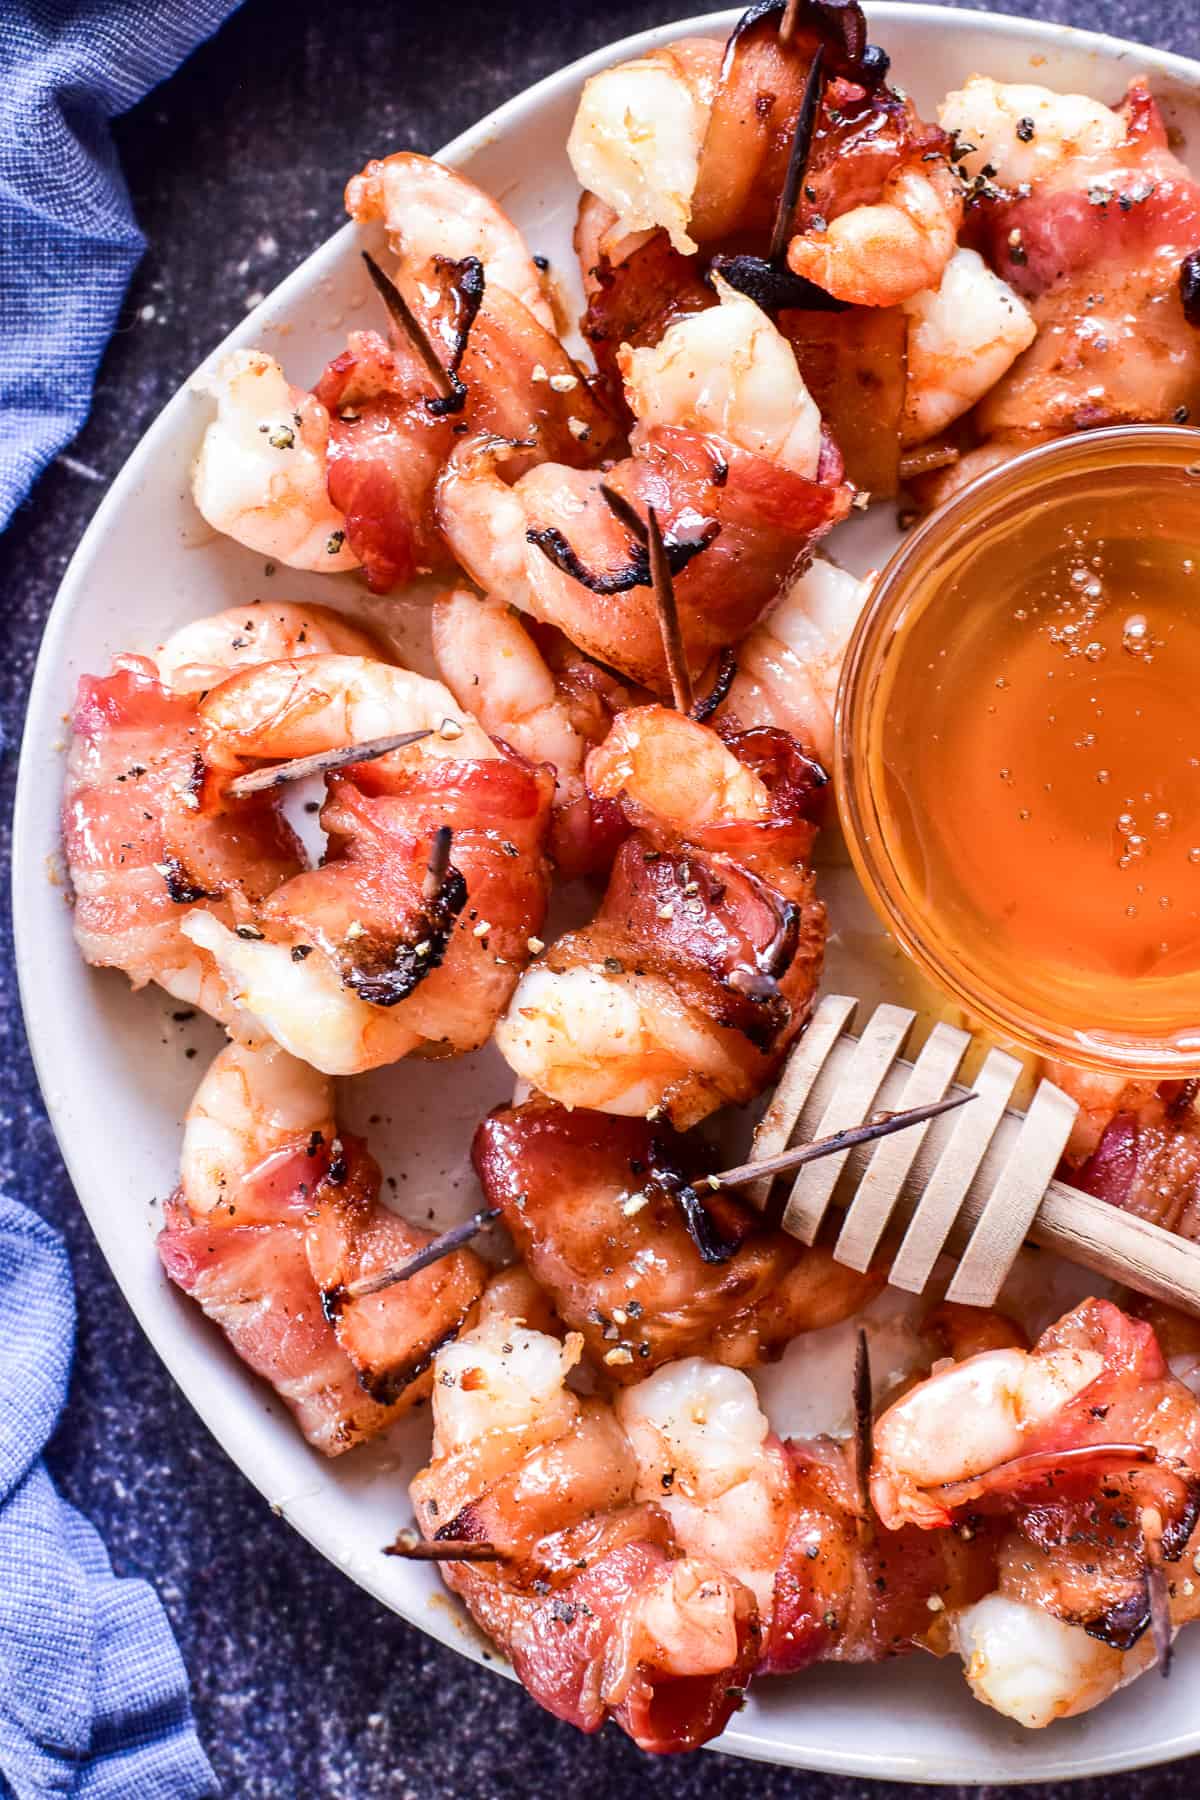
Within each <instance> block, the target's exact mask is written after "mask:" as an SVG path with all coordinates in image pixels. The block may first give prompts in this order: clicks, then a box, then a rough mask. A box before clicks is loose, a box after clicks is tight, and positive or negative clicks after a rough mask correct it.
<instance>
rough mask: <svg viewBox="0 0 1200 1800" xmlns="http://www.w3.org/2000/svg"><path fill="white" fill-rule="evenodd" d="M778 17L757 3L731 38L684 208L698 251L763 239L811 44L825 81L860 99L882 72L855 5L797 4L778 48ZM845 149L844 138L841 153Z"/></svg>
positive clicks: (766, 0)
mask: <svg viewBox="0 0 1200 1800" xmlns="http://www.w3.org/2000/svg"><path fill="white" fill-rule="evenodd" d="M784 11H785V0H757V4H755V5H753V6H751V7H750V9H749V10H748V11H747V12H746V13H744V14H743V16H742V18H741V19H740V20H739V21H738V23H737V25H735V26H734V29H733V32H732V33H731V35H730V38H729V42H728V44H727V46H726V50H725V60H724V63H723V65H722V69H721V76H720V79H719V81H718V83H717V91H716V94H715V96H714V98H713V106H712V113H711V117H710V120H709V126H708V132H707V135H706V137H705V142H704V148H703V151H702V153H701V158H700V169H699V173H698V176H697V180H696V187H695V192H694V195H693V200H692V217H691V225H690V230H691V233H692V236H693V237H694V238H695V239H696V241H697V242H698V243H701V244H712V243H714V242H716V241H719V240H722V239H728V238H729V237H730V236H731V235H732V233H734V232H735V231H736V232H740V233H747V232H752V233H754V234H755V235H756V237H758V238H762V239H765V238H766V237H768V236H769V234H770V230H771V223H772V219H773V217H774V212H775V208H776V204H777V202H778V199H779V196H780V194H781V192H782V190H783V183H784V176H785V173H786V170H787V164H788V157H789V155H790V152H791V147H792V136H793V133H794V130H795V125H796V119H797V116H798V114H799V111H800V105H801V100H802V97H803V94H804V84H805V80H806V78H807V76H808V71H809V67H810V65H811V63H812V60H813V53H814V51H815V50H816V47H817V45H818V44H820V45H821V46H822V48H823V50H824V53H825V63H826V67H827V69H828V71H829V73H830V74H831V75H832V76H834V77H840V78H841V80H842V81H844V82H849V83H853V84H855V88H856V92H858V93H860V94H865V93H866V92H867V91H872V92H873V90H874V89H875V88H877V87H878V86H879V85H880V83H881V82H882V80H883V77H884V76H885V75H886V73H887V66H888V64H887V57H886V56H885V55H884V54H883V53H882V51H879V50H876V49H874V48H873V47H872V46H870V45H868V43H867V27H866V20H865V18H864V16H863V13H862V10H861V8H860V7H859V6H857V5H853V4H839V3H838V0H803V3H802V4H801V5H800V6H799V8H798V9H797V21H796V29H795V31H794V32H793V34H792V37H791V40H790V42H789V43H787V44H785V43H783V42H782V41H781V39H780V33H779V26H780V22H781V20H782V18H783V14H784ZM851 149H852V140H849V141H848V143H847V154H848V155H849V154H850V151H851ZM763 247H764V248H765V244H764V246H763Z"/></svg>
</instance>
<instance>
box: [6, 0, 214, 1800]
mask: <svg viewBox="0 0 1200 1800" xmlns="http://www.w3.org/2000/svg"><path fill="white" fill-rule="evenodd" d="M236 3H237V0H74V3H72V0H0V528H2V527H3V526H4V525H5V524H7V522H8V520H9V518H10V517H11V515H12V511H13V508H14V507H15V506H16V505H17V504H18V503H19V502H20V501H21V500H22V499H23V497H24V496H25V494H26V493H28V491H29V489H30V487H31V486H32V484H33V482H34V481H35V479H36V478H37V476H38V475H39V474H40V473H41V471H42V469H44V468H45V466H46V464H47V463H48V462H49V460H50V458H51V457H52V456H54V455H56V454H57V452H58V451H59V450H61V449H62V448H63V446H64V445H66V444H68V443H69V442H70V441H71V439H72V438H73V437H74V436H75V434H76V432H77V431H78V430H79V428H80V426H81V425H82V424H83V421H84V419H85V418H86V416H87V412H88V407H89V405H90V403H91V394H92V384H93V381H94V378H95V373H96V368H97V365H98V363H99V361H100V357H101V354H102V352H103V350H104V347H105V345H106V343H107V342H108V339H109V336H110V334H111V332H112V329H113V326H114V324H115V323H116V317H117V309H118V307H119V306H120V303H121V300H122V297H123V295H124V293H125V289H126V286H127V284H128V281H129V277H130V275H131V274H132V272H133V269H134V267H135V265H136V263H137V261H138V258H139V257H140V256H141V253H142V250H143V247H144V245H143V240H142V237H141V234H140V232H139V231H138V228H137V225H136V223H135V221H134V218H133V214H132V211H131V209H130V205H129V195H128V193H127V191H126V188H125V183H124V181H123V179H122V176H121V171H120V168H119V166H118V163H117V159H116V154H115V151H114V149H113V145H112V140H111V138H110V136H109V131H108V122H109V120H110V119H112V118H113V117H114V116H115V115H116V114H117V113H119V112H122V111H123V110H124V109H125V108H126V107H128V106H132V105H133V103H134V102H135V101H136V100H139V99H140V98H141V97H142V95H143V94H145V93H147V92H148V90H149V89H150V88H152V87H153V86H154V85H155V84H156V83H157V82H159V81H161V80H162V79H163V77H164V76H165V75H168V74H170V72H171V71H172V70H173V69H174V68H176V67H177V66H178V65H179V63H180V62H182V60H183V59H184V57H185V56H186V55H187V54H188V52H189V51H190V50H192V49H193V48H194V46H195V45H196V44H198V43H199V42H200V41H201V40H202V39H203V38H205V37H207V36H209V34H210V33H211V32H213V31H214V30H215V29H216V27H217V26H218V25H219V24H220V23H221V21H222V19H224V18H225V16H226V15H227V14H228V13H230V12H232V11H233V9H234V6H235V4H236ZM74 1324H75V1311H74V1299H73V1295H72V1290H71V1274H70V1268H69V1265H68V1263H67V1257H66V1252H65V1250H64V1248H63V1246H62V1244H61V1242H60V1241H59V1239H58V1238H57V1237H56V1235H55V1234H54V1233H53V1232H52V1231H51V1230H50V1228H49V1226H47V1225H45V1224H44V1223H43V1222H42V1221H41V1220H40V1219H38V1218H36V1217H35V1216H34V1214H32V1213H30V1212H27V1211H25V1210H24V1209H23V1208H21V1207H19V1206H16V1205H15V1204H13V1203H11V1202H9V1201H7V1200H4V1199H3V1198H0V1796H3V1797H4V1800H8V1797H9V1796H12V1797H14V1800H40V1797H41V1796H50V1795H63V1796H73V1797H77V1800H200V1797H202V1796H206V1795H212V1794H215V1793H216V1791H217V1789H216V1784H215V1782H214V1780H213V1775H212V1770H211V1769H210V1768H209V1765H208V1762H207V1760H206V1758H205V1756H204V1753H203V1751H202V1750H201V1748H200V1745H199V1742H198V1741H197V1738H196V1733H195V1729H194V1727H193V1724H192V1717H191V1708H190V1705H189V1701H188V1686H187V1675H186V1672H185V1670H184V1667H183V1662H182V1659H181V1658H180V1655H179V1651H178V1648H177V1647H176V1644H175V1640H174V1638H173V1637H172V1635H171V1628H170V1625H169V1624H168V1622H167V1618H166V1615H165V1613H164V1612H163V1610H162V1607H161V1606H160V1604H159V1602H158V1600H157V1598H156V1596H155V1595H154V1593H153V1591H152V1590H151V1588H150V1587H148V1586H147V1584H146V1583H145V1582H143V1581H133V1580H120V1579H118V1578H117V1577H116V1576H115V1575H114V1574H113V1572H112V1569H111V1568H110V1566H109V1562H108V1557H107V1556H106V1555H105V1552H104V1546H103V1545H102V1543H101V1542H100V1539H99V1537H98V1536H97V1534H96V1532H95V1531H94V1530H93V1529H92V1527H91V1526H90V1525H89V1524H88V1523H87V1521H86V1520H85V1519H83V1518H81V1517H80V1515H79V1514H78V1513H76V1512H74V1511H73V1510H72V1508H71V1507H69V1506H67V1505H65V1504H64V1503H63V1501H62V1500H60V1498H59V1497H58V1495H57V1494H56V1493H55V1491H54V1486H53V1484H52V1482H51V1481H50V1478H49V1476H48V1475H47V1473H46V1471H45V1468H44V1467H43V1465H42V1461H41V1456H42V1451H43V1449H44V1447H45V1444H46V1441H47V1439H48V1438H49V1436H50V1434H51V1432H52V1431H53V1429H54V1426H55V1423H56V1422H57V1419H58V1416H59V1413H60V1412H61V1410H62V1407H63V1404H64V1401H65V1399H66V1392H67V1378H68V1374H69V1370H70V1364H71V1349H72V1342H73V1336H74Z"/></svg>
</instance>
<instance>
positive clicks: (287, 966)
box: [183, 656, 552, 1074]
mask: <svg viewBox="0 0 1200 1800" xmlns="http://www.w3.org/2000/svg"><path fill="white" fill-rule="evenodd" d="M201 714H202V718H203V721H204V724H205V727H206V729H207V732H208V744H209V754H210V755H211V756H213V757H215V758H218V759H224V760H225V761H226V762H229V763H232V764H234V765H240V764H241V762H242V761H243V759H246V758H251V757H253V758H266V759H274V758H280V757H290V756H307V755H311V754H314V753H318V752H321V751H325V750H331V749H336V748H339V747H341V746H343V745H350V744H354V743H362V742H365V741H367V740H368V739H371V738H376V737H382V736H386V735H388V734H390V733H394V732H398V731H402V730H419V729H421V728H422V727H424V728H426V729H427V730H428V731H429V733H430V735H429V736H428V737H426V738H424V739H422V740H421V741H420V742H419V743H417V744H414V745H412V746H410V747H409V748H408V749H406V750H400V751H394V752H392V753H391V754H390V755H388V756H386V757H382V758H379V759H378V760H376V761H374V762H372V763H370V764H363V765H361V766H360V767H359V768H357V769H351V770H349V771H348V772H345V773H342V774H340V775H338V776H337V777H336V778H333V779H331V780H330V782H329V787H328V798H327V800H326V804H325V808H324V811H323V813H322V816H321V822H322V824H323V826H324V828H325V830H326V832H327V833H328V834H329V838H330V848H329V851H328V853H327V855H326V859H325V862H324V864H323V866H322V867H321V868H320V869H314V870H310V871H308V872H307V873H305V874H303V875H299V876H297V877H295V878H294V879H293V880H290V881H287V882H285V883H284V884H283V885H281V886H279V887H277V888H276V889H275V891H274V892H273V893H272V894H271V895H270V897H269V899H267V900H265V902H264V903H263V904H262V905H261V906H258V907H257V908H254V909H253V910H252V911H250V912H248V913H247V915H246V916H245V917H244V918H243V919H242V920H241V921H240V926H239V928H238V929H236V930H231V929H230V928H229V927H228V926H227V925H226V924H224V923H223V922H222V921H220V920H217V919H214V918H212V917H207V916H205V917H193V918H191V919H189V920H187V921H185V924H184V926H183V930H184V934H185V936H187V937H189V938H191V940H192V941H193V942H194V943H197V944H199V945H201V946H202V947H203V948H204V949H206V950H207V951H208V952H209V953H210V954H211V956H212V957H213V959H214V960H215V962H216V963H217V965H218V967H219V968H220V969H221V970H222V972H223V974H224V976H225V979H226V981H227V982H228V983H229V984H230V986H231V987H232V988H233V989H234V990H235V991H236V992H237V994H238V995H239V1005H240V1006H241V1008H242V1010H243V1012H244V1014H245V1015H246V1016H248V1017H249V1018H251V1019H253V1020H254V1021H255V1022H256V1023H257V1027H258V1029H259V1030H260V1031H262V1032H265V1033H266V1034H267V1035H269V1036H270V1037H271V1038H273V1039H274V1040H275V1041H276V1042H277V1043H279V1044H282V1045H283V1046H284V1047H285V1048H286V1049H288V1050H290V1051H291V1052H292V1054H293V1055H296V1056H299V1057H302V1058H303V1059H304V1060H305V1061H307V1062H310V1063H312V1065H313V1066H314V1067H315V1068H318V1069H321V1070H323V1071H324V1072H325V1073H328V1074H353V1073H356V1072H357V1071H359V1070H362V1069H368V1068H377V1067H379V1066H381V1065H383V1064H385V1063H388V1062H394V1061H397V1060H398V1059H399V1058H401V1057H403V1056H407V1055H409V1054H410V1053H411V1052H412V1051H414V1050H422V1051H423V1052H424V1053H425V1054H431V1053H432V1054H440V1055H453V1054H457V1053H459V1052H461V1051H464V1050H468V1049H475V1048H477V1047H478V1046H479V1045H480V1044H482V1043H483V1042H485V1041H486V1039H487V1037H488V1035H489V1034H490V1032H491V1028H492V1024H493V1022H494V1020H495V1018H496V1016H497V1015H498V1014H499V1013H500V1011H501V1010H502V1009H503V1007H504V1005H505V1003H506V1002H507V1000H508V998H509V995H510V994H511V992H512V990H513V987H514V986H515V984H516V981H517V977H518V975H519V973H520V971H521V969H522V968H523V967H524V966H525V964H526V962H528V960H529V957H530V955H531V950H530V939H531V937H532V936H533V935H534V933H536V931H537V929H538V927H539V925H540V924H541V922H542V918H543V915H544V912H545V905H546V895H547V889H548V879H547V872H546V866H545V862H544V859H543V855H542V845H543V841H544V838H545V833H546V829H547V825H548V820H549V810H550V800H551V795H552V782H551V778H550V776H549V773H548V772H547V771H546V770H544V769H534V768H532V767H530V765H528V764H527V763H525V762H524V761H523V760H521V759H518V758H516V757H514V756H512V755H510V754H507V753H505V752H504V751H503V750H501V749H500V748H498V747H497V746H496V745H495V744H494V743H493V742H492V740H491V739H490V738H489V737H488V736H487V734H486V732H484V731H483V730H482V729H481V727H480V726H479V725H478V724H477V723H476V722H475V720H474V719H472V718H471V716H470V715H469V714H467V713H464V712H463V711H462V710H461V709H460V708H459V707H458V706H457V705H456V703H455V701H454V698H453V696H452V695H451V694H450V693H449V691H448V690H447V689H446V688H444V687H443V686H442V685H441V683H440V682H435V681H430V680H428V679H426V678H425V677H423V676H419V675H414V674H412V673H410V672H409V671H408V670H406V669H400V668H396V667H393V666H392V665H389V664H385V663H381V662H371V661H367V660H365V659H362V658H356V657H346V656H317V657H307V658H304V659H303V660H300V661H291V662H281V663H267V664H264V665H262V666H261V667H260V668H257V669H250V670H244V671H242V672H241V673H239V674H236V675H234V676H231V677H230V678H229V679H228V680H227V681H225V682H223V683H222V684H221V685H220V686H219V687H217V688H214V689H213V690H212V692H211V693H210V694H208V695H207V697H206V698H205V700H204V702H203V704H202V707H201ZM443 826H449V827H450V829H451V831H452V834H453V837H452V849H451V857H452V860H451V862H450V864H449V865H448V867H446V868H445V869H444V870H443V871H442V872H441V874H440V876H439V877H438V879H437V885H436V886H435V889H434V891H433V892H432V893H430V892H428V890H427V868H428V864H429V859H430V856H431V850H432V845H433V842H434V837H435V833H436V832H437V831H438V829H439V828H441V827H443Z"/></svg>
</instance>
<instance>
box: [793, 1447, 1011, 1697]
mask: <svg viewBox="0 0 1200 1800" xmlns="http://www.w3.org/2000/svg"><path fill="white" fill-rule="evenodd" d="M784 1450H785V1454H786V1459H787V1465H788V1471H789V1475H790V1481H791V1487H790V1492H789V1493H788V1495H787V1498H786V1501H785V1504H786V1506H787V1507H788V1511H789V1522H788V1531H787V1540H786V1545H785V1548H784V1552H783V1556H782V1559H781V1561H780V1565H779V1568H778V1570H777V1572H776V1576H775V1590H774V1606H773V1609H772V1617H771V1625H770V1629H769V1631H768V1634H767V1641H766V1644H765V1646H764V1649H763V1657H762V1661H761V1663H760V1665H759V1673H761V1674H769V1675H788V1674H794V1673H796V1672H797V1671H798V1670H800V1669H806V1668H809V1667H811V1665H812V1664H813V1663H818V1662H853V1663H862V1662H882V1661H885V1660H886V1659H887V1658H889V1657H892V1656H903V1655H905V1654H907V1653H908V1652H910V1651H912V1650H914V1649H934V1650H941V1649H943V1648H944V1644H943V1643H942V1639H943V1638H944V1635H945V1625H944V1618H943V1615H944V1614H947V1613H953V1612H956V1611H957V1610H958V1609H959V1608H961V1607H964V1606H970V1605H971V1604H972V1603H973V1602H974V1601H976V1600H980V1599H982V1598H983V1596H984V1594H987V1593H990V1592H991V1591H992V1589H993V1588H994V1587H995V1586H996V1547H997V1541H998V1532H999V1528H998V1527H997V1526H996V1525H995V1524H994V1523H992V1522H989V1521H980V1522H979V1523H978V1525H976V1526H974V1527H973V1528H972V1530H971V1532H970V1534H969V1535H967V1536H963V1535H961V1534H960V1533H959V1532H956V1531H920V1530H918V1529H917V1528H916V1527H915V1526H912V1525H906V1526H903V1527H902V1528H901V1529H900V1530H899V1531H888V1530H885V1529H883V1528H881V1527H879V1526H878V1525H877V1524H875V1523H874V1522H869V1521H868V1519H867V1517H866V1515H865V1513H864V1509H863V1506H862V1502H861V1499H860V1497H859V1495H858V1492H857V1484H856V1481H855V1478H854V1472H853V1455H852V1446H849V1445H847V1444H844V1443H835V1442H834V1441H833V1440H832V1439H827V1438H816V1439H811V1440H808V1441H805V1442H797V1441H791V1442H789V1443H787V1444H786V1445H785V1446H784Z"/></svg>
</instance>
